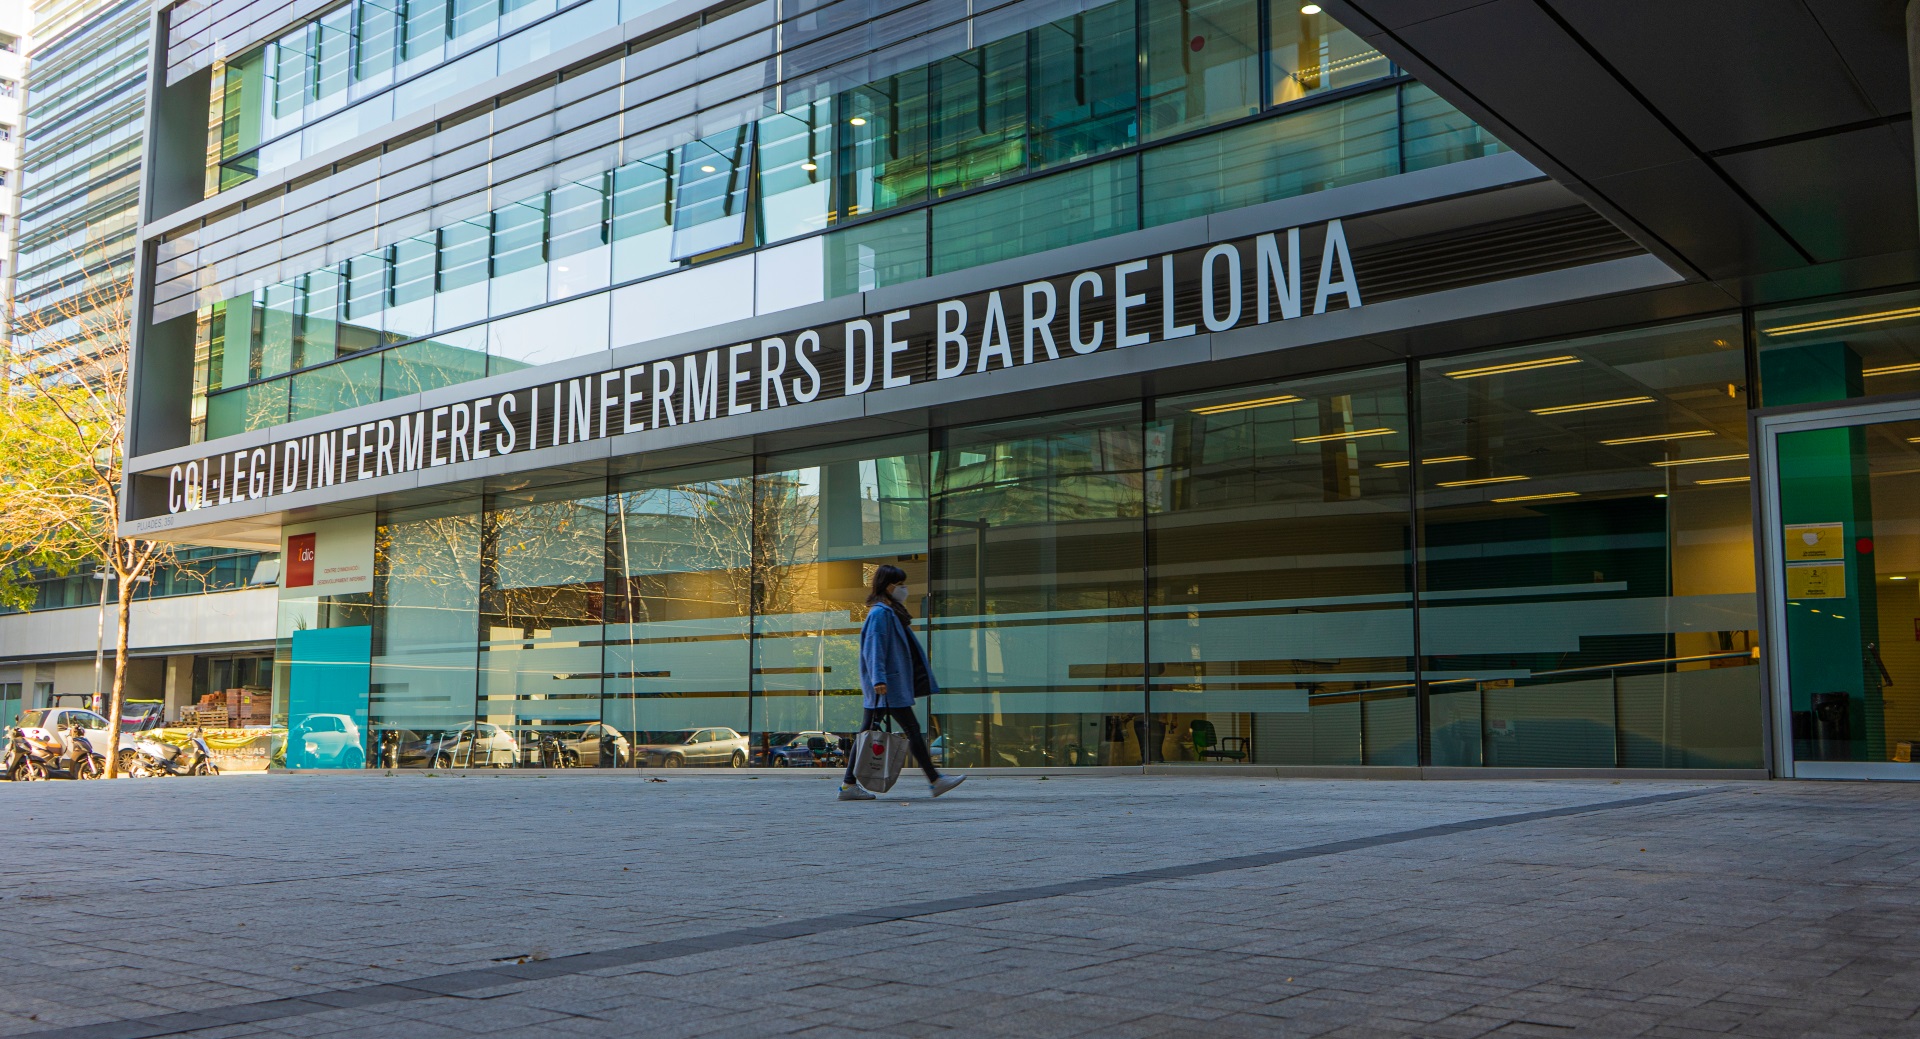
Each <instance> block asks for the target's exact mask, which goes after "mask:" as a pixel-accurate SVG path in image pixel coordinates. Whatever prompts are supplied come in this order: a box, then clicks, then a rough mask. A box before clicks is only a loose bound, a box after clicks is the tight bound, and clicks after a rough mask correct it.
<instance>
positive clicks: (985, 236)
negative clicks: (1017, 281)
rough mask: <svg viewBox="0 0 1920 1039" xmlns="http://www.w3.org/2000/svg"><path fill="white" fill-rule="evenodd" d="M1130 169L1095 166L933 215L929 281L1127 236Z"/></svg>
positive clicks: (1132, 185)
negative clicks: (931, 277) (933, 276)
mask: <svg viewBox="0 0 1920 1039" xmlns="http://www.w3.org/2000/svg"><path fill="white" fill-rule="evenodd" d="M1138 204H1139V199H1138V197H1137V193H1136V179H1135V177H1134V167H1133V162H1132V160H1130V159H1121V160H1117V161H1113V162H1103V163H1098V164H1096V165H1093V166H1086V167H1083V168H1081V169H1077V170H1070V171H1068V172H1066V173H1059V174H1055V175H1053V176H1051V177H1046V178H1043V179H1041V180H1035V181H1029V182H1026V183H1023V184H1010V185H1008V186H1006V187H1003V188H999V189H996V190H994V191H986V192H982V193H980V194H978V195H970V196H968V197H966V198H960V199H955V200H953V201H952V202H947V203H944V204H942V205H938V206H935V207H934V208H933V273H935V274H944V273H946V272H947V271H957V270H960V269H962V268H965V267H973V266H976V265H978V264H982V263H992V262H993V261H995V260H1005V259H1008V258H1011V257H1014V256H1025V255H1028V254H1030V253H1037V252H1040V251H1042V250H1046V249H1057V248H1059V247H1061V246H1063V245H1073V244H1075V243H1076V242H1086V241H1091V240H1093V239H1095V238H1102V237H1105V236H1107V235H1112V234H1119V233H1121V232H1123V231H1131V230H1133V229H1134V227H1135V226H1136V221H1135V209H1136V206H1137V205H1138Z"/></svg>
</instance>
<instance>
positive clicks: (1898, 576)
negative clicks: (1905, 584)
mask: <svg viewBox="0 0 1920 1039" xmlns="http://www.w3.org/2000/svg"><path fill="white" fill-rule="evenodd" d="M1906 579H1907V575H1906V574H1894V575H1893V576H1892V577H1889V578H1887V580H1889V581H1904V580H1906Z"/></svg>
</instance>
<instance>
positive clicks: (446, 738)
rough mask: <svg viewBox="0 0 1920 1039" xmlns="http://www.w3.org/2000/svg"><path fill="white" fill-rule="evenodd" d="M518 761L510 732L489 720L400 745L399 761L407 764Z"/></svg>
mask: <svg viewBox="0 0 1920 1039" xmlns="http://www.w3.org/2000/svg"><path fill="white" fill-rule="evenodd" d="M519 762H520V745H519V744H518V743H517V742H516V741H515V740H514V738H513V734H512V733H510V732H508V731H507V730H505V729H503V728H501V727H500V726H498V725H494V724H491V723H489V722H467V723H466V724H464V725H462V726H460V727H459V728H456V729H447V730H444V731H440V732H431V733H428V734H426V735H424V736H420V737H419V738H417V739H414V740H410V741H408V742H405V743H402V744H401V745H400V763H401V764H402V765H403V766H406V767H420V766H426V767H429V768H480V767H485V766H491V767H493V768H512V767H513V766H514V765H516V764H519Z"/></svg>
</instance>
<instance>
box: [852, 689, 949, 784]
mask: <svg viewBox="0 0 1920 1039" xmlns="http://www.w3.org/2000/svg"><path fill="white" fill-rule="evenodd" d="M883 717H890V718H892V719H893V723H894V724H895V725H898V726H900V731H901V732H903V733H906V735H907V746H908V748H910V749H911V750H912V751H913V760H915V761H917V762H919V763H920V771H922V772H925V773H926V774H927V782H929V783H931V782H933V781H934V780H936V779H939V778H940V771H939V770H938V769H936V768H934V767H933V755H932V754H930V753H928V752H927V740H926V737H924V736H922V735H920V719H918V718H915V717H914V716H913V708H911V707H869V708H867V709H866V714H865V715H864V716H863V717H862V718H861V719H860V731H861V732H865V731H867V730H868V729H871V728H874V723H875V722H878V721H879V720H880V719H881V718H883ZM859 738H860V737H859V736H857V735H856V736H855V737H854V739H855V740H858V739H859ZM858 746H859V744H858V743H856V744H855V747H856V749H857V748H858ZM853 758H854V755H853V753H852V752H849V753H848V754H847V774H846V777H845V782H848V783H851V782H853Z"/></svg>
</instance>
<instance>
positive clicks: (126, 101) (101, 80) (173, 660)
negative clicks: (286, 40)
mask: <svg viewBox="0 0 1920 1039" xmlns="http://www.w3.org/2000/svg"><path fill="white" fill-rule="evenodd" d="M24 10H25V8H24V5H19V6H18V10H16V9H15V8H14V7H0V138H3V139H0V182H3V183H4V186H0V229H3V230H4V234H0V241H3V242H4V245H5V251H4V254H3V255H4V257H5V260H4V262H5V263H6V270H5V274H6V278H5V282H6V284H7V285H8V286H9V291H10V293H11V294H12V295H13V298H14V300H15V304H16V306H15V309H14V311H13V314H14V318H15V321H16V325H15V333H16V334H15V336H14V337H13V342H12V344H11V348H12V349H13V350H14V351H15V352H16V353H17V354H21V355H26V357H28V358H30V356H31V355H32V354H34V353H36V352H40V351H45V350H46V349H47V348H48V347H49V346H51V345H53V344H56V343H58V342H61V341H71V339H72V333H73V331H74V328H75V324H74V323H75V322H76V321H78V322H83V323H84V322H86V321H87V320H88V315H89V312H90V310H93V309H95V308H96V305H97V304H103V303H106V302H107V301H110V300H112V299H113V298H114V296H115V295H116V293H117V292H118V291H120V290H118V289H116V288H114V287H113V286H116V285H127V286H130V285H131V283H132V278H133V274H134V264H133V257H134V252H135V242H136V241H137V231H138V228H139V195H140V183H141V171H142V153H143V149H142V147H141V141H142V138H143V136H144V133H145V118H146V92H147V43H148V34H149V32H150V31H151V20H150V11H149V8H148V7H147V5H145V4H142V3H135V2H131V0H128V2H122V3H100V2H98V0H89V2H83V3H64V4H52V3H48V4H38V5H35V7H34V15H35V18H36V21H35V23H34V25H33V28H32V31H31V33H30V34H29V32H28V31H27V27H26V26H25V25H24V24H20V25H17V26H16V23H15V22H13V21H9V20H8V19H9V18H10V17H13V16H14V15H16V14H18V15H21V16H22V17H21V19H20V20H21V21H22V22H23V21H24ZM29 36H30V38H31V39H32V41H33V42H32V45H31V47H30V48H23V46H22V43H23V41H24V40H26V39H28V38H29ZM23 49H24V50H26V54H25V55H24V56H23V54H22V53H21V52H22V51H23ZM23 57H24V58H25V59H26V60H25V62H24V63H23V60H22V59H23ZM23 77H24V78H23ZM23 97H24V98H26V99H27V100H26V105H25V117H24V126H23V124H22V118H21V103H22V98H23ZM16 149H17V151H16ZM16 154H17V156H18V158H17V160H16V158H15V155H16ZM16 199H17V208H16V201H15V200H16ZM16 213H17V216H16ZM16 230H17V231H18V239H17V257H16V255H15V253H16V246H15V244H14V243H15V241H16V239H15V232H16ZM93 328H94V329H95V330H96V331H97V330H99V329H100V328H101V326H100V325H95V326H93ZM23 359H24V358H23ZM181 556H182V562H183V564H184V566H182V567H167V568H164V569H162V570H161V571H160V572H159V573H157V574H155V575H153V577H152V579H151V580H150V581H149V582H148V583H147V584H145V585H142V586H141V588H140V589H139V590H138V592H137V594H138V595H139V600H138V601H137V602H136V604H135V607H134V611H133V617H132V619H131V620H130V621H129V625H128V633H129V640H130V649H129V658H130V660H129V665H128V680H127V687H126V696H127V698H128V699H129V700H130V701H134V702H144V703H150V704H154V705H161V704H164V705H165V706H166V707H167V708H168V709H169V710H170V711H172V712H173V713H175V714H177V713H178V712H179V711H180V710H181V709H182V708H183V707H185V706H187V705H189V704H192V703H195V702H196V701H197V699H198V698H199V697H201V696H205V695H207V694H209V693H224V692H225V691H226V690H227V689H229V688H234V689H245V688H251V687H255V686H257V687H258V688H260V689H261V690H262V691H263V692H264V690H265V688H266V686H267V682H266V680H265V679H264V678H261V677H260V676H261V675H262V674H264V673H266V671H267V670H268V664H267V661H268V660H269V659H270V655H271V649H272V644H273V627H272V623H271V621H270V620H269V619H268V618H267V616H266V612H267V611H270V609H271V607H270V605H263V603H266V604H270V603H271V602H272V593H271V591H262V590H260V589H259V588H253V587H251V586H252V583H253V582H254V581H255V579H256V578H258V579H259V580H260V581H263V582H270V581H271V580H272V573H273V568H274V567H275V566H276V565H277V562H276V561H274V560H273V558H272V556H271V554H270V553H269V554H267V555H266V556H264V557H263V555H262V554H261V553H259V552H253V551H248V550H244V549H240V550H236V549H230V548H208V547H204V546H196V547H191V548H188V549H186V550H184V551H183V552H182V553H181ZM263 563H264V567H263ZM36 584H37V587H36V589H35V598H34V604H33V609H32V610H31V611H30V612H24V613H23V612H19V611H15V610H12V609H11V608H6V609H0V719H7V720H11V719H12V718H13V717H14V714H15V713H16V711H17V710H18V709H20V708H22V707H26V708H33V707H48V706H54V705H55V704H56V702H57V703H61V704H67V705H75V704H78V703H85V702H88V701H91V700H92V698H93V696H94V694H95V693H96V692H97V691H98V689H97V687H96V677H95V670H94V658H95V653H96V650H97V648H98V647H99V645H100V644H101V643H102V642H104V643H105V644H106V646H107V647H109V648H108V650H107V654H106V656H107V660H106V665H105V669H104V671H105V680H106V681H110V680H111V674H112V671H111V669H112V667H113V661H112V653H111V646H112V644H113V641H114V631H113V620H112V617H111V615H110V611H106V610H103V608H102V607H101V595H102V591H103V589H102V585H101V582H100V581H97V580H95V579H94V578H93V571H92V568H90V567H84V566H83V567H82V568H81V569H80V571H79V572H77V573H74V574H68V575H52V574H44V575H41V576H40V578H39V580H38V581H37V582H36ZM249 589H251V590H249ZM209 592H211V593H218V594H211V595H209V594H204V593H209ZM103 614H105V615H106V616H104V618H103ZM101 684H102V685H104V684H105V682H102V683H101Z"/></svg>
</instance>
